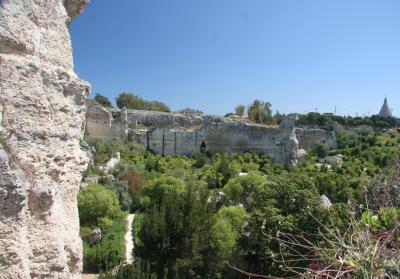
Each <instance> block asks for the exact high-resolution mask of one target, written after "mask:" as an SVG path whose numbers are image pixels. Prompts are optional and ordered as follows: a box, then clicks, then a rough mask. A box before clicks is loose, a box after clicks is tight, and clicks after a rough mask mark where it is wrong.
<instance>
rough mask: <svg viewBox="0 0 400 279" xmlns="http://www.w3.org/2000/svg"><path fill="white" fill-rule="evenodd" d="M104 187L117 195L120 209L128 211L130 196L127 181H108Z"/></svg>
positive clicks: (130, 204)
mask: <svg viewBox="0 0 400 279" xmlns="http://www.w3.org/2000/svg"><path fill="white" fill-rule="evenodd" d="M106 187H107V189H110V190H111V191H113V192H114V193H115V194H116V195H117V197H118V201H119V204H120V205H121V209H122V210H124V211H126V210H128V211H129V210H130V209H131V206H132V197H131V196H130V194H129V185H128V182H126V181H115V182H110V183H108V184H107V185H106Z"/></svg>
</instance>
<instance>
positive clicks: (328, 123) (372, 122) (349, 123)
mask: <svg viewBox="0 0 400 279" xmlns="http://www.w3.org/2000/svg"><path fill="white" fill-rule="evenodd" d="M335 122H336V123H339V124H340V125H342V126H344V127H345V128H349V127H358V126H371V127H373V128H376V129H388V128H394V127H397V126H399V124H400V123H399V119H397V118H393V117H381V116H379V115H373V116H371V117H351V116H339V115H323V114H320V113H316V112H310V113H308V114H306V115H299V121H298V124H300V125H312V126H318V127H320V128H325V129H333V128H334V127H333V126H334V123H335Z"/></svg>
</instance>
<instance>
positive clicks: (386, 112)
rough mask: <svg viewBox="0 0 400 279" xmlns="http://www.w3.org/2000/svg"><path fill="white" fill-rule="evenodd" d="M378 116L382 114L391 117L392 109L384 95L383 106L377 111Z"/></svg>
mask: <svg viewBox="0 0 400 279" xmlns="http://www.w3.org/2000/svg"><path fill="white" fill-rule="evenodd" d="M379 116H382V117H393V115H392V111H391V110H390V108H389V105H388V101H387V98H386V97H385V101H384V103H383V106H382V108H381V111H380V112H379Z"/></svg>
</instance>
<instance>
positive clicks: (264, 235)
mask: <svg viewBox="0 0 400 279" xmlns="http://www.w3.org/2000/svg"><path fill="white" fill-rule="evenodd" d="M338 141H339V146H338V149H336V150H328V149H327V148H326V147H324V146H315V148H314V149H313V150H309V155H308V158H307V159H306V160H304V161H302V162H301V163H300V164H299V165H298V166H297V167H295V168H291V169H284V168H283V167H282V166H279V165H275V164H273V162H272V161H271V160H270V159H269V158H267V157H265V156H262V155H257V154H251V153H245V154H242V155H238V154H212V153H209V152H207V150H205V151H204V152H202V153H200V154H198V155H196V156H193V157H186V156H166V157H161V156H158V155H155V154H153V153H152V152H150V151H145V150H142V149H141V148H140V147H138V146H136V145H133V144H121V143H117V142H113V141H102V140H94V139H87V142H88V143H89V145H90V147H91V148H92V150H93V154H94V160H93V163H92V164H91V166H90V167H89V169H88V170H87V173H86V174H85V180H86V182H87V183H88V186H87V187H86V188H85V189H84V190H83V191H82V192H81V194H80V196H79V212H80V217H81V235H82V238H83V240H84V268H85V270H86V271H92V272H102V273H103V275H101V278H121V279H122V278H123V279H129V278H243V274H241V271H243V272H248V273H251V274H262V275H268V276H275V277H281V278H290V277H292V278H293V277H296V276H297V277H298V276H300V277H301V276H303V275H304V274H311V275H312V276H314V275H315V274H320V275H321V274H322V275H321V276H322V277H321V278H333V277H337V278H396V276H400V268H399V263H400V259H399V257H400V256H399V253H398V252H399V247H400V246H399V245H400V243H399V242H400V241H399V235H400V232H399V216H400V211H399V208H400V201H399V198H398V197H399V194H400V193H399V190H398V189H399V187H398V185H399V184H400V183H399V182H398V177H400V167H399V165H398V164H397V163H396V162H398V158H397V156H396V154H397V146H398V144H399V143H400V133H398V132H397V131H395V130H388V131H384V132H363V133H347V132H342V133H339V134H338ZM117 153H119V154H120V157H121V160H120V162H119V163H118V164H116V165H115V166H114V167H113V168H112V169H111V170H109V171H105V170H104V169H103V168H102V166H103V165H105V164H106V163H107V162H108V161H109V160H110V159H111V158H113V157H117V155H116V154H117ZM332 159H334V160H332ZM396 187H397V188H396ZM382 201H384V202H382ZM133 212H135V218H134V220H133V222H132V228H133V232H132V238H133V244H134V247H135V249H134V251H133V256H134V259H135V260H134V262H133V263H132V264H128V265H126V264H124V263H125V262H126V261H127V258H126V254H127V253H128V254H129V252H127V250H132V249H131V247H130V246H128V243H129V241H125V236H126V235H129V233H127V232H128V230H127V216H132V215H129V214H132V213H133ZM129 227H131V226H130V225H129ZM129 245H130V244H129ZM128 263H129V262H128ZM109 271H114V272H112V273H108V272H109ZM311 275H310V277H304V278H314V277H312V276H311ZM324 276H325V277H324ZM346 276H348V277H346ZM390 276H392V277H390Z"/></svg>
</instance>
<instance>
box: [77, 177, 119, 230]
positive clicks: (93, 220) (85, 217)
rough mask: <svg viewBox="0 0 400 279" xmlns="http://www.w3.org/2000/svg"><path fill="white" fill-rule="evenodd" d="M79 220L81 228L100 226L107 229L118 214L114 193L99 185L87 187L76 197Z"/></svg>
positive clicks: (117, 203)
mask: <svg viewBox="0 0 400 279" xmlns="http://www.w3.org/2000/svg"><path fill="white" fill-rule="evenodd" d="M78 207H79V219H80V220H81V225H82V226H96V225H98V224H102V226H103V228H104V227H107V226H108V224H109V223H110V221H111V222H112V218H113V217H114V216H115V215H116V214H117V213H118V212H119V210H120V205H119V202H118V198H117V196H116V195H115V193H114V192H112V191H111V190H108V189H106V188H104V186H102V185H99V184H91V185H89V186H87V187H86V188H85V189H83V190H82V192H81V193H80V194H79V197H78Z"/></svg>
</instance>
